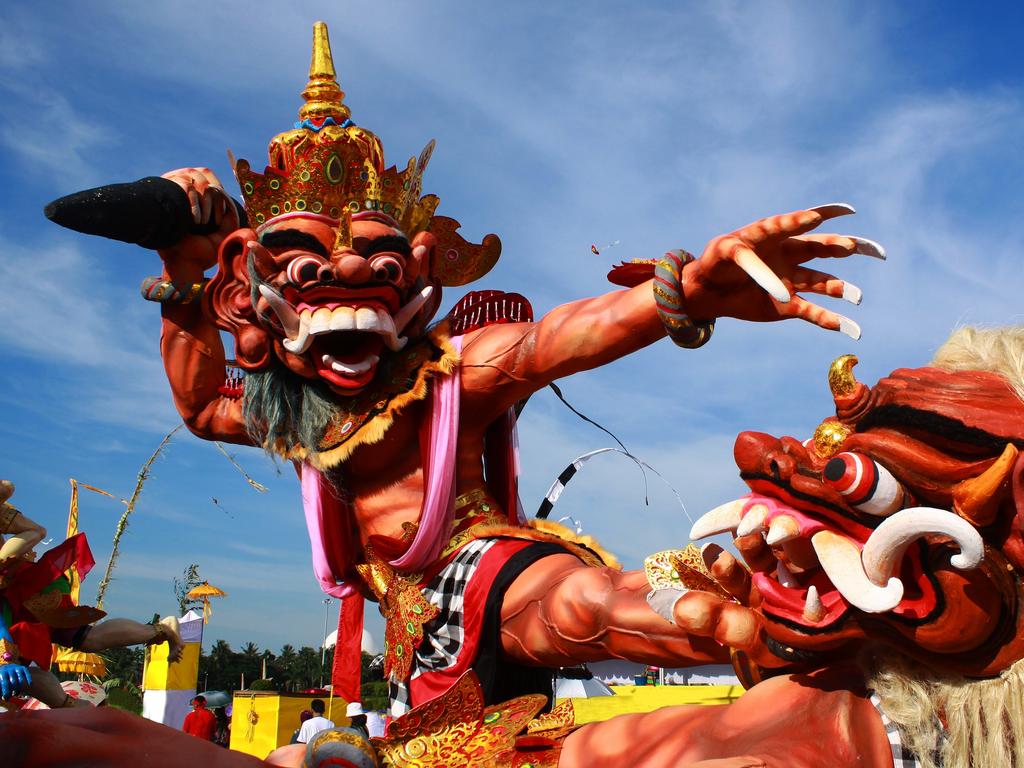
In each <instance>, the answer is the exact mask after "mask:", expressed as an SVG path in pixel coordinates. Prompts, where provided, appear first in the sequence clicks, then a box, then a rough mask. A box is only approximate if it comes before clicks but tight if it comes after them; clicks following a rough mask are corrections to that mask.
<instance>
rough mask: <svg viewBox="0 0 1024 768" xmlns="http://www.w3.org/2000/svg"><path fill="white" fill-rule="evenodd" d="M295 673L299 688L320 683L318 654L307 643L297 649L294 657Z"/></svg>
mask: <svg viewBox="0 0 1024 768" xmlns="http://www.w3.org/2000/svg"><path fill="white" fill-rule="evenodd" d="M295 673H296V678H297V683H298V686H299V689H300V690H304V689H306V688H315V687H316V686H318V685H319V684H320V654H319V653H318V652H317V651H315V650H313V649H312V648H310V647H309V646H308V645H304V646H302V648H300V649H299V652H298V655H297V656H296V659H295Z"/></svg>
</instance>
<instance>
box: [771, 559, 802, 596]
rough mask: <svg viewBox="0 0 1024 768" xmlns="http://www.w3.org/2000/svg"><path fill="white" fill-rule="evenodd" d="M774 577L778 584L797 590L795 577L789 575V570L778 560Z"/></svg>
mask: <svg viewBox="0 0 1024 768" xmlns="http://www.w3.org/2000/svg"><path fill="white" fill-rule="evenodd" d="M775 576H776V578H778V580H779V584H781V585H782V586H784V587H787V588H789V589H798V588H799V587H800V582H799V581H797V580H796V576H794V575H793V574H792V573H790V571H789V568H787V567H786V566H785V564H784V563H783V562H782V561H781V560H780V561H779V562H778V563H777V564H776V566H775Z"/></svg>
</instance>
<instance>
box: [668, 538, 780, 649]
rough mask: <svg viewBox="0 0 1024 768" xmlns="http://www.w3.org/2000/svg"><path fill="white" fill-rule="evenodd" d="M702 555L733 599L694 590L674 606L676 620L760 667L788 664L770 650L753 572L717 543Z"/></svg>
mask: <svg viewBox="0 0 1024 768" xmlns="http://www.w3.org/2000/svg"><path fill="white" fill-rule="evenodd" d="M701 556H702V558H703V559H704V564H705V565H706V566H707V568H708V570H709V571H710V572H711V575H712V576H714V577H715V581H716V582H718V584H719V585H721V587H722V588H723V589H725V591H726V592H728V593H729V594H730V595H731V596H732V598H733V599H732V600H728V599H725V598H723V597H721V596H719V595H715V594H712V593H710V592H700V591H697V590H691V591H689V592H687V593H686V594H685V595H683V596H682V597H680V598H679V600H678V601H677V602H676V604H675V606H674V607H673V621H674V623H675V624H676V626H678V627H680V628H681V629H684V630H685V631H686V632H688V633H690V634H692V635H697V636H700V637H710V638H713V639H714V640H715V641H716V642H718V643H720V644H721V645H725V646H728V647H729V648H734V649H736V650H739V651H743V652H744V653H746V654H747V655H748V656H749V657H750V658H751V660H752V661H753V662H754V663H755V664H757V665H758V666H761V667H765V668H778V667H782V666H787V665H788V664H789V662H787V661H785V660H783V659H780V658H779V657H778V656H776V655H775V654H774V653H772V652H771V650H770V649H769V647H768V645H767V642H766V639H767V636H766V634H765V631H764V618H763V617H762V616H761V615H760V614H759V613H758V612H757V610H756V609H757V607H758V606H759V605H760V603H761V595H760V593H759V592H758V591H757V587H755V586H754V584H753V582H752V581H751V578H750V572H749V571H748V570H747V569H746V568H745V567H744V566H743V565H742V564H741V563H740V562H739V561H738V560H737V559H736V558H735V557H733V556H732V555H731V554H729V553H728V552H726V551H725V550H723V549H722V548H721V547H719V546H718V545H717V544H706V545H704V547H703V548H702V549H701Z"/></svg>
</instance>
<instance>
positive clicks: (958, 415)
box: [692, 357, 1024, 674]
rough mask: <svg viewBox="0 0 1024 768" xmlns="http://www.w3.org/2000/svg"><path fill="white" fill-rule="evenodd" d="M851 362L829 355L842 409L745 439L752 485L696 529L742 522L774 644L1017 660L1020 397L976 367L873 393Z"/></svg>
mask: <svg viewBox="0 0 1024 768" xmlns="http://www.w3.org/2000/svg"><path fill="white" fill-rule="evenodd" d="M855 362H856V358H852V357H848V358H845V359H844V358H840V360H838V361H837V362H836V364H835V365H834V367H833V371H832V375H831V376H830V380H831V381H832V383H833V392H834V394H835V396H836V405H837V414H838V417H837V418H833V419H828V420H826V421H825V422H824V423H823V424H822V426H821V427H819V428H818V431H817V432H816V434H815V436H814V438H812V439H811V440H807V441H804V442H801V441H800V440H797V439H794V438H791V437H782V438H775V437H772V436H770V435H766V434H761V433H756V432H744V433H742V434H740V435H739V437H738V438H737V440H736V444H735V451H734V452H735V459H736V463H737V465H738V467H739V469H740V474H741V477H742V478H743V480H744V481H745V482H746V483H747V485H748V486H749V488H750V491H751V493H750V494H749V495H747V496H745V497H744V498H742V499H739V500H737V501H735V502H730V503H729V504H725V505H722V506H721V507H718V508H717V509H715V510H713V511H712V512H709V513H708V514H707V515H705V516H704V517H702V518H701V519H700V520H699V521H698V522H697V524H696V525H695V526H694V530H693V531H692V537H693V538H695V539H698V538H703V537H705V536H708V535H711V534H714V533H722V532H726V531H731V532H733V534H734V535H735V536H736V537H737V538H736V545H737V547H738V548H739V549H740V551H741V552H742V553H743V555H744V557H745V559H746V560H747V563H748V565H749V566H750V567H751V571H752V579H753V583H754V585H755V587H756V591H757V593H759V594H758V595H757V596H756V597H755V600H759V601H760V604H759V607H758V610H759V611H760V612H761V613H762V615H763V616H764V619H765V622H766V628H767V632H768V634H769V635H770V636H771V637H772V638H774V639H775V640H777V641H779V642H780V643H783V644H785V645H788V646H790V647H794V648H798V649H803V650H809V651H842V652H844V653H845V652H849V651H851V650H852V649H853V648H852V647H853V646H856V645H858V644H864V643H865V642H867V641H871V642H876V643H883V644H886V645H891V646H895V647H898V648H900V649H902V650H903V651H904V652H906V653H908V654H910V655H913V656H916V657H918V658H920V659H922V660H925V661H931V662H933V663H939V664H941V665H943V666H945V667H947V668H953V669H957V670H958V671H961V672H963V673H965V674H991V673H993V672H995V671H998V670H1000V669H1002V668H1004V667H1005V666H1007V665H1008V664H1009V663H1011V662H1012V661H1014V660H1015V659H1016V658H1019V657H1020V656H1021V655H1022V649H1021V648H1019V647H1018V646H1020V645H1021V644H1022V640H1021V639H1020V638H1021V637H1022V633H1021V632H1020V631H1019V630H1020V629H1021V628H1020V627H1019V626H1018V624H1019V621H1020V616H1019V614H1020V610H1019V602H1020V581H1019V578H1018V575H1017V574H1018V572H1019V570H1020V569H1021V568H1022V566H1024V558H1022V552H1024V548H1022V546H1021V542H1022V539H1021V516H1020V514H1019V512H1018V510H1021V511H1024V485H1022V483H1021V476H1022V474H1024V457H1020V456H1018V450H1017V445H1021V444H1022V443H1024V402H1021V400H1020V399H1019V398H1018V396H1017V395H1016V394H1015V392H1014V391H1013V390H1012V389H1011V387H1010V385H1009V384H1008V382H1007V380H1006V379H1005V378H1003V377H1002V376H1000V375H998V374H995V373H985V372H980V371H946V370H940V369H937V368H923V369H915V370H908V369H902V370H897V371H895V372H894V373H892V374H891V375H890V376H889V377H887V378H884V379H882V380H881V381H880V382H879V383H878V384H877V385H876V386H875V387H874V388H871V389H869V388H868V387H866V386H864V385H863V384H860V383H859V382H856V381H855V380H854V379H853V377H852V373H851V372H850V369H851V368H852V364H853V363H855ZM844 373H845V377H844ZM844 378H845V380H844Z"/></svg>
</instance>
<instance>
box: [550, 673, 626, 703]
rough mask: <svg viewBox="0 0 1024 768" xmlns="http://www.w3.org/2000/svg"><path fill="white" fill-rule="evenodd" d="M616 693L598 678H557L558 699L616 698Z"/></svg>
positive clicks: (556, 695)
mask: <svg viewBox="0 0 1024 768" xmlns="http://www.w3.org/2000/svg"><path fill="white" fill-rule="evenodd" d="M614 695H615V691H613V690H612V689H611V688H609V687H608V686H607V685H605V684H604V683H602V682H601V681H600V680H598V679H597V678H596V677H591V678H588V679H586V680H579V679H574V678H565V677H558V678H555V698H556V699H589V698H591V697H593V696H614Z"/></svg>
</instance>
